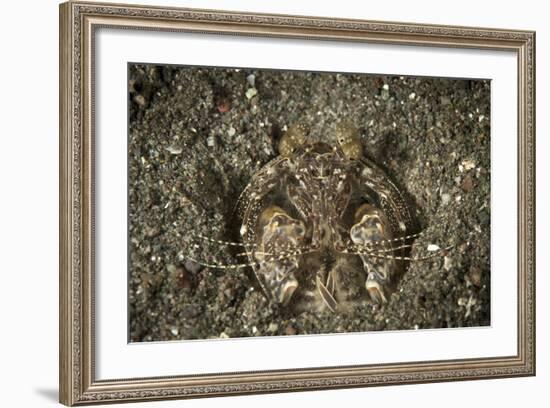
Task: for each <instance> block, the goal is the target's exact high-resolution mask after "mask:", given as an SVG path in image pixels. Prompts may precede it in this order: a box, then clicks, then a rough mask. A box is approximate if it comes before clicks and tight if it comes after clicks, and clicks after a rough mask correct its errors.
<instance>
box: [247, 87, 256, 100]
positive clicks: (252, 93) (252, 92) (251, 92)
mask: <svg viewBox="0 0 550 408" xmlns="http://www.w3.org/2000/svg"><path fill="white" fill-rule="evenodd" d="M257 94H258V91H257V90H256V88H248V90H247V91H246V98H247V99H252V98H254V97H255V96H256V95H257Z"/></svg>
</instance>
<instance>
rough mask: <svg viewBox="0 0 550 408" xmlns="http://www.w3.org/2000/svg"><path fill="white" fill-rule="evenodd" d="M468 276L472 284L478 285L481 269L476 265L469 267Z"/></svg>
mask: <svg viewBox="0 0 550 408" xmlns="http://www.w3.org/2000/svg"><path fill="white" fill-rule="evenodd" d="M468 277H469V278H470V282H472V284H473V285H475V286H477V287H480V286H481V269H480V268H478V267H477V266H472V267H471V268H470V272H469V273H468Z"/></svg>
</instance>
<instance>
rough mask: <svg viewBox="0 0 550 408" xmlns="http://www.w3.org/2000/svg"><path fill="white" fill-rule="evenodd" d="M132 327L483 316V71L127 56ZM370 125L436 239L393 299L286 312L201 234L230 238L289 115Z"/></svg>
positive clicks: (238, 328) (323, 327)
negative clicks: (395, 70)
mask: <svg viewBox="0 0 550 408" xmlns="http://www.w3.org/2000/svg"><path fill="white" fill-rule="evenodd" d="M129 105H130V109H129V115H130V129H129V151H128V163H129V252H130V256H129V268H130V270H129V276H130V278H129V307H130V322H129V327H130V340H131V341H154V340H175V339H201V338H202V339H203V338H219V337H244V336H266V335H291V334H313V333H334V332H350V331H368V330H401V329H425V328H446V327H471V326H483V325H488V324H490V314H489V313H490V304H489V301H490V259H489V256H490V201H489V200H490V121H489V119H490V118H489V113H490V82H489V81H482V80H451V79H431V78H411V77H393V76H392V77H389V76H388V77H386V76H367V75H363V74H361V75H348V74H345V75H344V74H315V73H302V72H288V71H263V70H249V69H241V70H235V69H212V68H208V69H201V68H186V67H156V66H149V65H132V66H131V67H130V69H129ZM341 119H349V120H350V121H351V122H352V123H354V124H355V125H356V126H357V127H358V128H359V129H360V131H361V135H362V138H363V144H364V147H365V153H366V154H367V155H368V156H369V157H371V158H373V159H374V160H375V161H376V162H377V163H378V164H379V165H381V166H382V167H384V168H385V169H387V171H388V174H389V175H390V176H391V178H392V179H393V180H394V181H395V182H396V184H397V185H398V186H400V187H401V188H403V190H404V191H405V192H406V194H407V195H408V196H409V197H410V198H411V199H412V200H413V201H414V202H415V206H416V208H417V210H418V213H417V214H416V215H417V217H418V219H419V222H420V224H421V226H422V228H423V229H424V236H423V237H421V238H419V239H418V240H417V241H416V242H415V247H414V249H413V251H412V255H413V256H414V255H418V256H420V255H422V254H425V253H426V248H427V246H428V245H429V244H436V245H438V246H440V247H445V246H447V245H455V247H454V248H453V249H452V250H451V251H449V252H448V253H447V255H446V256H441V257H438V258H434V259H433V260H430V261H426V262H413V263H411V265H410V267H409V269H408V271H407V272H406V273H405V274H404V276H403V277H402V279H401V280H400V281H399V284H398V286H397V291H396V292H395V293H394V294H393V295H392V296H391V298H390V299H389V302H388V303H387V304H386V305H384V306H382V307H377V306H373V305H372V304H371V303H370V302H368V301H365V302H364V304H363V305H360V306H359V307H357V308H356V309H355V310H354V312H353V313H351V314H334V313H332V312H330V311H327V312H323V313H301V314H297V315H296V314H292V313H291V312H289V311H288V310H285V309H284V308H280V307H277V306H274V305H272V304H270V303H269V302H268V301H267V299H266V298H265V297H264V296H263V294H262V293H261V291H260V290H259V287H258V285H257V283H256V282H255V280H254V277H253V276H252V273H251V271H249V270H246V269H240V270H237V271H231V270H223V269H209V268H201V267H199V266H198V265H196V264H194V263H192V262H190V261H189V260H188V257H196V258H200V259H208V258H212V259H214V260H215V261H219V262H223V263H226V264H231V263H236V262H237V260H236V259H235V256H234V254H232V252H231V251H228V250H227V248H225V247H222V246H220V245H219V244H216V243H213V242H207V241H200V240H197V238H196V236H197V235H204V236H209V237H212V238H215V239H220V240H236V239H237V238H238V229H239V225H238V223H237V220H236V219H235V216H234V214H233V209H234V205H235V203H236V201H237V198H238V196H239V194H240V192H241V191H242V190H243V189H244V187H245V186H246V184H247V183H248V182H249V181H250V178H251V177H252V175H253V174H254V173H255V172H256V171H258V170H259V169H260V168H261V167H262V166H264V165H265V164H266V163H267V162H268V161H269V160H271V159H272V158H274V157H276V155H277V152H276V146H277V140H278V138H279V137H280V136H281V134H282V132H283V129H284V128H285V126H288V125H290V124H292V123H295V122H297V121H302V122H306V123H308V124H309V125H310V126H311V128H312V133H314V134H317V135H325V134H330V132H331V131H333V130H334V125H335V123H336V122H337V121H338V120H341Z"/></svg>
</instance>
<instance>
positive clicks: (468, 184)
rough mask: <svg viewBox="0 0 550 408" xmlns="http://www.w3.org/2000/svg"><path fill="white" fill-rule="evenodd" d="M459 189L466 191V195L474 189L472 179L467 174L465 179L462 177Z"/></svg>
mask: <svg viewBox="0 0 550 408" xmlns="http://www.w3.org/2000/svg"><path fill="white" fill-rule="evenodd" d="M460 188H462V190H464V191H466V192H467V193H469V192H470V191H472V190H473V189H474V180H473V179H472V176H470V175H469V174H468V175H467V176H466V177H464V178H463V179H462V183H461V184H460Z"/></svg>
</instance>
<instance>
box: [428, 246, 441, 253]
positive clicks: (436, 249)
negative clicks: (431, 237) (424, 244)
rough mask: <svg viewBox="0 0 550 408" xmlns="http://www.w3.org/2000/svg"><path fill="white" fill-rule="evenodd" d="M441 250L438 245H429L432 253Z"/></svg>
mask: <svg viewBox="0 0 550 408" xmlns="http://www.w3.org/2000/svg"><path fill="white" fill-rule="evenodd" d="M439 249H440V248H439V246H438V245H436V244H430V245H428V251H430V252H434V251H439Z"/></svg>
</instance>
